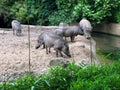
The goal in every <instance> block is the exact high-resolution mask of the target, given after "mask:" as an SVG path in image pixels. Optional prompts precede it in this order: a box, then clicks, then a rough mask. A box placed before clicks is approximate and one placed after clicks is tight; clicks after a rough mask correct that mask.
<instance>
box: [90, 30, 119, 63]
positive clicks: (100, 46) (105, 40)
mask: <svg viewBox="0 0 120 90" xmlns="http://www.w3.org/2000/svg"><path fill="white" fill-rule="evenodd" d="M92 38H93V39H94V40H95V41H96V48H97V50H101V51H103V52H108V53H110V52H114V51H115V50H120V37H119V36H113V35H108V34H103V33H95V32H94V33H92ZM98 58H99V60H100V62H102V63H112V62H114V60H110V59H108V60H107V59H106V58H104V57H100V56H98Z"/></svg>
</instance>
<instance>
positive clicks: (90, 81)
mask: <svg viewBox="0 0 120 90" xmlns="http://www.w3.org/2000/svg"><path fill="white" fill-rule="evenodd" d="M0 90H120V62H117V63H113V64H111V65H105V64H104V65H95V64H94V65H93V66H90V65H79V66H77V65H75V63H71V64H70V65H68V66H67V67H66V68H64V67H62V66H57V67H54V68H51V69H50V70H49V72H48V73H46V74H42V75H39V76H35V75H33V74H28V75H27V76H25V77H20V78H18V79H16V80H13V81H10V82H7V83H1V84H0Z"/></svg>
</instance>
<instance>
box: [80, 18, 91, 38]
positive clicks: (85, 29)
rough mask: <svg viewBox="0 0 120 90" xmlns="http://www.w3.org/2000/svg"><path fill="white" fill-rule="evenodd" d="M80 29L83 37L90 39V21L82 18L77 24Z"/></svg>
mask: <svg viewBox="0 0 120 90" xmlns="http://www.w3.org/2000/svg"><path fill="white" fill-rule="evenodd" d="M79 25H80V28H81V29H82V30H83V32H84V36H85V37H86V38H87V39H89V38H90V37H91V31H92V26H91V23H90V21H88V20H87V19H85V18H83V19H82V20H81V21H80V22H79Z"/></svg>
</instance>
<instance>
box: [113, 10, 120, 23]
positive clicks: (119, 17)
mask: <svg viewBox="0 0 120 90" xmlns="http://www.w3.org/2000/svg"><path fill="white" fill-rule="evenodd" d="M114 21H115V22H117V23H120V11H118V12H115V14H114Z"/></svg>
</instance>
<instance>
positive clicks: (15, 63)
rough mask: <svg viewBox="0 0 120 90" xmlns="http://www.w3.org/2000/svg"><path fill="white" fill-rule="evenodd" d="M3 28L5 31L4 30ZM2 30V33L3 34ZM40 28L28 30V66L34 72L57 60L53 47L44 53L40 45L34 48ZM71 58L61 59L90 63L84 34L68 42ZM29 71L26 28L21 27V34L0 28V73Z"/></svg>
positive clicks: (47, 66)
mask: <svg viewBox="0 0 120 90" xmlns="http://www.w3.org/2000/svg"><path fill="white" fill-rule="evenodd" d="M4 30H5V31H4ZM3 31H4V34H3ZM41 32H43V30H41V29H36V30H32V29H31V30H30V68H31V71H33V72H35V73H42V72H44V71H45V70H46V69H47V68H49V67H50V61H51V60H53V61H54V60H57V57H56V56H55V51H54V49H51V53H49V54H46V50H45V49H43V48H42V47H40V48H39V49H35V45H36V40H37V38H38V35H39V34H40V33H41ZM67 41H68V43H69V47H70V53H71V56H72V57H71V58H68V57H67V56H64V57H63V58H62V59H63V60H66V61H68V62H72V61H75V62H76V64H80V63H84V64H89V63H90V48H89V47H90V43H89V40H87V39H85V38H84V36H77V37H75V42H70V39H69V38H67ZM59 58H60V57H59ZM26 71H29V42H28V32H27V28H23V32H22V36H19V37H18V36H15V35H13V32H12V30H11V29H10V30H7V29H0V75H3V74H4V73H9V74H10V73H16V74H19V73H21V72H26Z"/></svg>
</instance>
